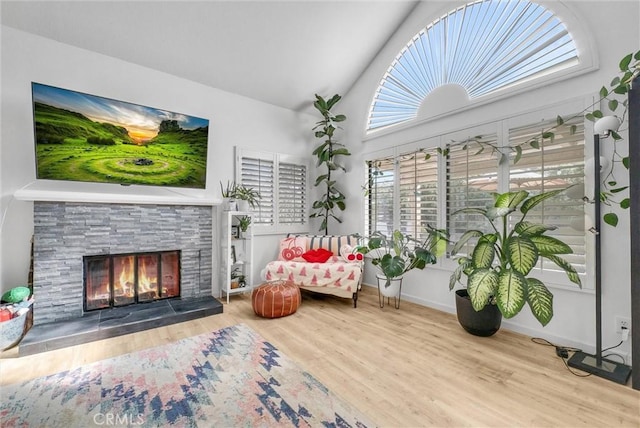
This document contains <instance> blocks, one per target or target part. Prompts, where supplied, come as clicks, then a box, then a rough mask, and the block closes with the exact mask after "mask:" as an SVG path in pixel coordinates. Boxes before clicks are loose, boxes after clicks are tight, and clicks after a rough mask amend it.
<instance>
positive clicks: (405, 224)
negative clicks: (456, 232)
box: [399, 150, 438, 239]
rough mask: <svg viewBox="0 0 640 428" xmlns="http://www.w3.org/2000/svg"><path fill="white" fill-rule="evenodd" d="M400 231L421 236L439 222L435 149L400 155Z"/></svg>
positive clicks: (421, 237) (423, 237)
mask: <svg viewBox="0 0 640 428" xmlns="http://www.w3.org/2000/svg"><path fill="white" fill-rule="evenodd" d="M399 176H400V180H399V182H400V183H399V190H400V201H399V203H400V230H402V232H404V233H405V234H409V235H411V236H413V237H415V238H417V239H425V238H426V237H427V233H426V230H427V229H426V225H431V226H432V227H434V228H435V227H437V224H438V157H437V155H436V152H435V150H431V151H428V152H424V151H422V150H421V151H417V152H414V153H410V154H407V155H402V156H400V159H399Z"/></svg>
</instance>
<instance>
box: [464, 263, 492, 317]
mask: <svg viewBox="0 0 640 428" xmlns="http://www.w3.org/2000/svg"><path fill="white" fill-rule="evenodd" d="M497 288H498V274H497V273H495V272H494V271H493V270H491V269H476V270H474V271H473V272H472V273H471V275H470V276H469V279H468V281H467V292H468V293H469V298H470V299H471V305H472V306H473V309H475V310H476V311H479V310H481V309H482V308H484V307H485V305H486V304H487V303H489V298H490V297H491V296H494V295H495V294H496V290H497Z"/></svg>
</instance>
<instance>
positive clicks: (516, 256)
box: [506, 236, 538, 275]
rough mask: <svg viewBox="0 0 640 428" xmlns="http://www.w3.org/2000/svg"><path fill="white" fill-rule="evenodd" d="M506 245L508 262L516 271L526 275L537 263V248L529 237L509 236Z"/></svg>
mask: <svg viewBox="0 0 640 428" xmlns="http://www.w3.org/2000/svg"><path fill="white" fill-rule="evenodd" d="M506 247H507V257H508V259H509V263H510V264H511V267H512V268H513V270H515V271H516V272H518V273H520V274H522V275H527V274H528V273H529V272H531V269H533V267H534V266H535V265H536V263H538V249H537V247H536V245H535V244H534V243H533V242H532V241H531V240H530V239H529V238H526V237H517V236H514V237H511V238H509V240H508V241H507V244H506Z"/></svg>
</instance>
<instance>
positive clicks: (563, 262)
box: [545, 255, 582, 288]
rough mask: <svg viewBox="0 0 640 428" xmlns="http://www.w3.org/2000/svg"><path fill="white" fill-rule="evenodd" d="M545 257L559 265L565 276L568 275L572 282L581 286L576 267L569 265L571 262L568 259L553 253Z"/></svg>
mask: <svg viewBox="0 0 640 428" xmlns="http://www.w3.org/2000/svg"><path fill="white" fill-rule="evenodd" d="M545 257H546V258H548V259H549V260H551V261H552V262H554V263H555V264H556V265H558V266H559V267H561V268H562V269H563V270H564V271H565V272H566V274H567V276H568V277H569V280H570V281H571V282H573V283H576V284H578V285H579V286H580V288H582V281H580V276H579V275H578V272H577V271H576V269H575V268H574V267H573V266H571V263H569V262H568V261H566V260H565V259H563V258H561V257H558V256H554V255H548V256H545Z"/></svg>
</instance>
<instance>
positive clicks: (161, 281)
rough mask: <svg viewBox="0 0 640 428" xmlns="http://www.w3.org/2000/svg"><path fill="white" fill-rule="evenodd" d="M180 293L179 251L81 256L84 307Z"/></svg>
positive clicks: (97, 307) (153, 298)
mask: <svg viewBox="0 0 640 428" xmlns="http://www.w3.org/2000/svg"><path fill="white" fill-rule="evenodd" d="M178 296H180V251H163V252H156V253H137V254H109V255H104V256H85V257H84V297H85V298H84V309H85V311H93V310H96V309H105V308H111V307H116V306H126V305H131V304H134V303H144V302H151V301H154V300H160V299H167V298H170V297H178Z"/></svg>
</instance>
